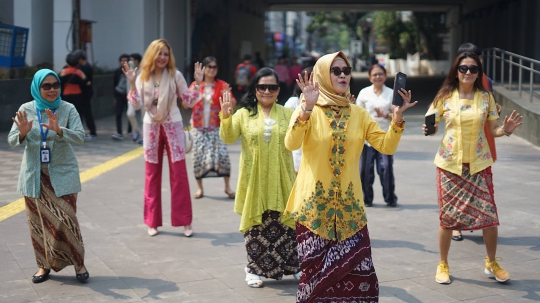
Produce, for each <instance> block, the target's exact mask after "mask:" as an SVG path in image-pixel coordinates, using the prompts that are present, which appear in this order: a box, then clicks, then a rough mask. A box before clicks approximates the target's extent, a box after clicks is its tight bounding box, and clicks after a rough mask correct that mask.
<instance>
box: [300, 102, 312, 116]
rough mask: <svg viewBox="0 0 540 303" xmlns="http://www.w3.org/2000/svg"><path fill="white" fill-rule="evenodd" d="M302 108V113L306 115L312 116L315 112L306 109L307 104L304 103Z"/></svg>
mask: <svg viewBox="0 0 540 303" xmlns="http://www.w3.org/2000/svg"><path fill="white" fill-rule="evenodd" d="M300 108H301V109H302V111H303V112H304V113H306V114H311V113H312V112H313V109H311V110H307V109H306V104H305V103H302V105H300Z"/></svg>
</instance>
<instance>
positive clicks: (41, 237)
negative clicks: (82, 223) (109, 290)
mask: <svg viewBox="0 0 540 303" xmlns="http://www.w3.org/2000/svg"><path fill="white" fill-rule="evenodd" d="M24 200H25V202H26V217H27V219H28V226H29V227H30V237H31V239H32V245H33V246H34V254H35V256H36V262H37V265H38V267H41V268H45V269H52V270H54V271H60V270H62V269H63V268H64V267H66V266H68V265H74V266H75V269H76V270H77V269H79V268H81V267H82V266H83V265H84V245H83V240H82V236H81V230H80V228H79V222H78V221H77V217H76V215H75V212H76V210H77V206H76V202H77V194H70V195H65V196H62V197H57V196H56V194H55V193H54V189H53V187H52V185H51V179H50V177H49V171H48V169H47V166H46V165H42V166H41V196H40V197H39V198H30V197H24Z"/></svg>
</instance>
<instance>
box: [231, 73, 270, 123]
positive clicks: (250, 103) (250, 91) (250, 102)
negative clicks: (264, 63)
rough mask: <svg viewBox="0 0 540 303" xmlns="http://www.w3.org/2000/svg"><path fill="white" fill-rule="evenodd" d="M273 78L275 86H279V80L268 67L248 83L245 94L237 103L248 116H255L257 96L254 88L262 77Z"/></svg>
mask: <svg viewBox="0 0 540 303" xmlns="http://www.w3.org/2000/svg"><path fill="white" fill-rule="evenodd" d="M268 76H274V78H276V84H279V78H278V75H277V73H276V71H275V70H273V69H271V68H269V67H263V68H261V69H259V71H258V72H257V73H256V74H255V76H254V77H253V78H252V79H251V81H249V85H248V87H247V91H246V93H245V94H244V95H243V96H242V98H241V99H240V101H239V102H238V103H239V104H240V106H241V107H245V108H246V109H247V110H248V111H249V112H250V113H251V115H250V116H255V115H257V103H258V101H257V95H256V89H257V88H256V86H257V84H258V83H259V80H260V79H261V78H262V77H268Z"/></svg>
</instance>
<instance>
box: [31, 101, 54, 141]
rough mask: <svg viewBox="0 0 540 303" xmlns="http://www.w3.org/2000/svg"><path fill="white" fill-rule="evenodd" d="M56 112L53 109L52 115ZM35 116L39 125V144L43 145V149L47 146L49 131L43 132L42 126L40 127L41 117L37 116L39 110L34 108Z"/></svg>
mask: <svg viewBox="0 0 540 303" xmlns="http://www.w3.org/2000/svg"><path fill="white" fill-rule="evenodd" d="M55 112H56V109H53V111H52V113H53V114H54V113H55ZM36 116H37V118H38V123H39V132H40V133H41V142H42V143H43V147H46V146H47V135H48V134H49V129H48V128H47V130H46V131H45V132H43V126H42V125H41V115H40V114H39V110H38V109H37V107H36Z"/></svg>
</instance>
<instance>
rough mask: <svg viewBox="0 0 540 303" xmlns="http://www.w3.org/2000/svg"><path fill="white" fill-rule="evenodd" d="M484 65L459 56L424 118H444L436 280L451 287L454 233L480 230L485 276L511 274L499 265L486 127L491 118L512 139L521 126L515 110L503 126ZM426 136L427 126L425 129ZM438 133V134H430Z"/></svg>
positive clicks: (497, 131)
mask: <svg viewBox="0 0 540 303" xmlns="http://www.w3.org/2000/svg"><path fill="white" fill-rule="evenodd" d="M482 77H483V71H482V63H481V61H480V58H479V57H478V56H477V55H476V54H474V53H467V52H466V53H462V54H460V55H458V56H457V57H456V58H455V60H454V62H453V64H452V67H451V68H450V72H449V73H448V76H447V77H446V80H445V81H444V83H443V85H442V86H441V88H440V89H439V92H438V93H437V95H436V96H435V99H434V100H433V102H432V103H431V105H430V107H429V110H428V112H427V114H426V115H430V114H433V113H435V114H436V119H435V121H436V123H435V133H436V131H437V129H438V126H437V124H438V123H439V121H441V119H444V123H445V130H444V134H443V138H442V141H441V144H440V145H439V150H438V151H437V154H436V156H435V165H436V166H437V172H436V176H437V196H438V203H439V220H440V226H439V249H440V263H439V265H438V266H437V273H436V275H435V281H436V282H437V283H441V284H448V283H450V282H451V280H450V269H449V266H448V251H449V250H450V242H451V238H452V230H482V232H483V237H484V243H485V245H486V251H487V257H486V258H485V260H484V265H485V269H484V272H485V273H486V274H489V275H494V276H495V279H496V280H497V281H498V282H505V281H508V280H509V279H510V274H509V273H508V272H507V271H505V270H504V269H502V268H501V267H500V265H499V264H498V262H497V260H496V259H495V257H496V252H497V234H498V230H497V226H499V218H498V215H497V206H496V205H495V200H494V195H493V180H492V178H491V165H492V164H493V157H492V154H491V152H490V149H489V145H488V142H487V140H486V135H485V132H484V124H485V121H486V120H487V123H488V124H489V130H490V131H491V134H492V135H493V137H502V136H510V135H511V134H512V132H513V131H514V130H515V129H516V128H517V127H518V126H520V125H521V124H523V123H522V122H520V121H521V119H522V116H520V115H519V114H518V113H516V112H515V111H513V112H512V114H511V115H510V117H505V119H504V121H503V125H502V126H499V123H498V121H497V119H498V118H499V115H498V113H497V107H496V105H495V100H494V99H493V95H492V94H491V93H490V92H488V91H487V89H488V88H486V87H484V85H483V84H482ZM423 131H424V134H426V133H427V128H426V125H425V124H424V126H423ZM432 135H434V134H432Z"/></svg>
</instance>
